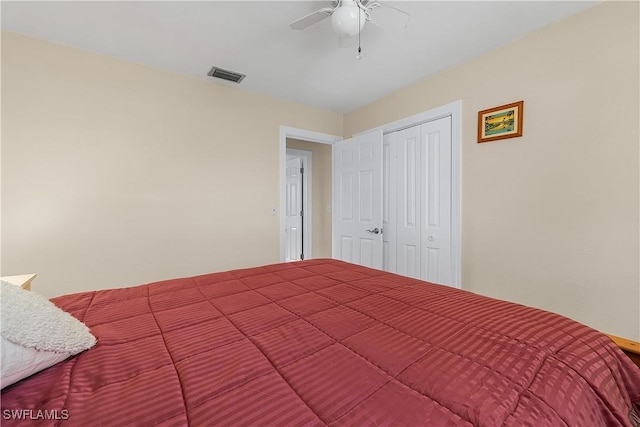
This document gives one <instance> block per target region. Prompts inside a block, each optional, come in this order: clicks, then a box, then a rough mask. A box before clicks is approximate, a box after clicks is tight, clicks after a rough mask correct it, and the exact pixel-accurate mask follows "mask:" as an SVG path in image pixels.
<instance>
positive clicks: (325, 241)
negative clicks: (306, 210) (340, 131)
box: [287, 139, 332, 258]
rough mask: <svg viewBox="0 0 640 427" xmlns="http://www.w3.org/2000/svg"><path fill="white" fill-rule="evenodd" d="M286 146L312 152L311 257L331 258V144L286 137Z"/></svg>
mask: <svg viewBox="0 0 640 427" xmlns="http://www.w3.org/2000/svg"><path fill="white" fill-rule="evenodd" d="M287 148H295V149H298V150H307V151H311V153H312V164H311V171H312V175H313V176H312V177H311V184H312V188H313V190H312V200H311V205H312V206H311V209H312V211H313V215H312V216H311V219H312V220H313V224H312V239H313V246H312V247H311V251H312V255H313V258H331V229H332V228H331V210H328V209H327V208H331V206H332V188H331V183H332V180H331V171H332V167H331V145H329V144H320V143H314V142H308V141H300V140H298V139H287Z"/></svg>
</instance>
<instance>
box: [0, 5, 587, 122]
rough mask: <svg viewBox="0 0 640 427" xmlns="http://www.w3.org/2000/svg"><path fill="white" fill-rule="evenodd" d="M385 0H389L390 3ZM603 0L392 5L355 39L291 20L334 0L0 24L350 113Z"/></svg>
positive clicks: (68, 15)
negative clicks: (228, 76)
mask: <svg viewBox="0 0 640 427" xmlns="http://www.w3.org/2000/svg"><path fill="white" fill-rule="evenodd" d="M380 1H381V2H382V3H384V0H380ZM597 3H598V1H590V2H583V1H465V2H462V1H440V2H436V1H408V2H404V1H403V2H400V1H393V2H387V4H392V5H393V6H394V7H398V8H401V9H403V10H405V11H407V12H409V13H410V14H411V19H410V22H409V25H408V26H407V27H406V28H404V27H403V23H404V20H403V16H402V15H401V14H398V13H397V12H395V11H393V10H392V9H389V8H379V9H376V10H374V11H373V12H372V14H371V15H372V22H374V23H375V24H376V26H372V25H370V23H367V25H365V28H364V29H363V31H362V50H363V59H361V60H357V59H356V49H357V47H356V46H352V47H349V48H339V47H338V38H337V36H336V35H335V34H334V33H333V31H332V29H331V23H330V19H325V20H323V21H322V22H320V23H318V24H315V25H313V26H312V27H309V28H307V29H306V30H303V31H295V30H291V29H289V26H288V24H289V23H290V22H291V21H293V20H295V19H297V18H299V17H301V16H304V15H306V14H308V13H310V12H312V11H314V10H316V9H319V8H322V7H327V6H329V2H328V1H280V2H275V1H253V2H248V1H195V2H187V1H116V2H114V1H112V2H109V1H106V2H103V1H84V2H80V1H46V2H35V1H33V2H32V1H28V2H26V1H16V2H11V1H2V4H1V7H2V9H1V13H2V29H3V30H9V31H13V32H17V33H22V34H26V35H30V36H33V37H36V38H41V39H45V40H50V41H53V42H57V43H62V44H65V45H69V46H75V47H78V48H81V49H86V50H89V51H94V52H99V53H102V54H105V55H110V56H114V57H117V58H122V59H125V60H129V61H133V62H136V63H140V64H147V65H150V66H153V67H159V68H163V69H167V70H171V71H175V72H178V73H182V74H186V75H191V76H194V77H198V78H202V79H207V80H209V81H211V82H212V84H224V85H227V86H236V85H235V84H233V83H227V82H224V81H221V80H218V79H212V78H210V77H207V73H208V72H209V70H210V69H211V67H212V66H213V65H216V66H219V67H222V68H225V69H228V70H233V71H237V72H239V73H242V74H247V77H246V78H245V79H244V80H243V81H242V82H241V83H240V85H239V87H241V88H244V89H247V90H250V91H253V92H259V93H264V94H268V95H272V96H275V97H278V98H284V99H289V100H293V101H297V102H300V103H303V104H307V105H312V106H316V107H320V108H323V109H327V110H332V111H336V112H348V111H351V110H354V109H356V108H359V107H361V106H363V105H366V104H368V103H370V102H372V101H374V100H376V99H378V98H380V97H383V96H385V95H387V94H389V93H391V92H393V91H395V90H397V89H400V88H402V87H404V86H408V85H410V84H412V83H414V82H416V81H419V80H422V79H424V78H426V77H428V76H430V75H433V74H434V73H437V72H439V71H442V70H444V69H446V68H450V67H452V66H455V65H457V64H460V63H463V62H465V61H468V60H469V59H471V58H473V57H475V56H477V55H480V54H482V53H484V52H487V51H489V50H491V49H493V48H495V47H497V46H500V45H503V44H505V43H508V42H510V41H512V40H515V39H518V38H520V37H522V36H523V35H524V34H526V33H528V32H531V31H534V30H536V29H538V28H541V27H543V26H545V25H548V24H550V23H553V22H556V21H559V20H561V19H564V18H566V17H568V16H570V15H573V14H575V13H578V12H580V11H582V10H584V9H586V8H588V7H590V6H593V5H594V4H597Z"/></svg>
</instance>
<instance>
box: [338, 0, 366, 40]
mask: <svg viewBox="0 0 640 427" xmlns="http://www.w3.org/2000/svg"><path fill="white" fill-rule="evenodd" d="M365 21H366V16H365V15H364V12H363V11H362V9H360V8H359V7H358V5H356V3H355V1H353V0H350V1H349V0H347V1H343V4H342V5H341V6H340V7H338V8H337V9H336V10H335V11H334V12H333V14H332V15H331V26H332V27H333V31H335V32H336V34H337V35H338V36H339V37H354V36H357V35H358V34H359V33H360V31H362V28H363V27H364V23H365Z"/></svg>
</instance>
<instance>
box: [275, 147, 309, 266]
mask: <svg viewBox="0 0 640 427" xmlns="http://www.w3.org/2000/svg"><path fill="white" fill-rule="evenodd" d="M286 155H287V156H297V157H300V158H301V159H303V164H302V165H303V167H304V175H303V177H302V188H303V194H304V196H303V198H302V210H303V212H304V217H303V218H302V227H303V228H302V230H303V235H302V253H303V254H304V259H310V258H312V257H313V252H312V251H313V219H312V218H313V207H312V205H313V168H312V165H313V153H312V152H311V151H308V150H299V149H297V148H287V149H286ZM285 179H286V177H285ZM285 193H286V192H285ZM285 200H286V194H285ZM280 212H284V211H280Z"/></svg>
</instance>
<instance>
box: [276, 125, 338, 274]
mask: <svg viewBox="0 0 640 427" xmlns="http://www.w3.org/2000/svg"><path fill="white" fill-rule="evenodd" d="M287 138H292V139H299V140H302V141H309V142H317V143H320V144H329V145H331V146H332V151H333V144H335V143H336V142H338V141H342V139H343V138H342V137H341V136H336V135H330V134H326V133H320V132H314V131H311V130H306V129H299V128H293V127H289V126H280V208H279V210H280V262H284V261H285V251H284V248H285V241H284V226H285V224H284V215H283V212H284V211H285V202H286V190H287V189H286V170H287ZM332 157H333V153H332ZM331 186H332V187H331V188H333V182H332V183H331ZM332 217H333V220H332V227H333V228H335V224H333V223H334V222H335V217H334V216H333V215H332ZM331 238H332V239H333V231H332V236H331Z"/></svg>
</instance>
